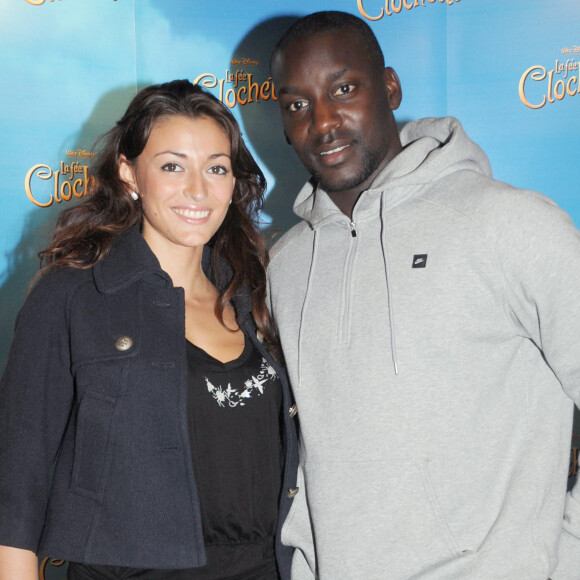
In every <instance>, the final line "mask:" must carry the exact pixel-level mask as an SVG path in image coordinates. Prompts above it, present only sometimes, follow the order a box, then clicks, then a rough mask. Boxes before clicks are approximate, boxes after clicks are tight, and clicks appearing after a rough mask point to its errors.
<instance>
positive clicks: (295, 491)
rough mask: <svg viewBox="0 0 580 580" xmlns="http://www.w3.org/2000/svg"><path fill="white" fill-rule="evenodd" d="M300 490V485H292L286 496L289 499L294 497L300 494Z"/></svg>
mask: <svg viewBox="0 0 580 580" xmlns="http://www.w3.org/2000/svg"><path fill="white" fill-rule="evenodd" d="M299 491H300V488H299V487H292V488H290V489H289V490H288V493H287V494H286V497H287V498H288V499H292V498H293V497H296V496H297V495H298V492H299Z"/></svg>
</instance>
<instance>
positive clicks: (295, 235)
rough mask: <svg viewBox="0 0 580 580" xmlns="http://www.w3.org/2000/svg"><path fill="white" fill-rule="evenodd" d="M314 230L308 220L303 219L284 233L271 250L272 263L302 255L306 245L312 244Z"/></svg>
mask: <svg viewBox="0 0 580 580" xmlns="http://www.w3.org/2000/svg"><path fill="white" fill-rule="evenodd" d="M312 235H313V230H312V228H311V227H310V225H309V224H308V222H306V221H304V220H303V221H301V222H299V223H297V224H296V225H295V226H293V227H292V228H291V229H289V230H288V231H287V232H286V233H285V234H283V235H282V236H281V237H280V238H279V239H278V240H276V243H275V244H274V245H273V246H272V249H271V250H270V265H272V264H273V263H279V262H282V261H284V260H288V259H293V258H295V257H300V256H301V255H302V253H303V251H304V248H305V246H306V247H308V246H310V245H311V243H312V242H311V239H312Z"/></svg>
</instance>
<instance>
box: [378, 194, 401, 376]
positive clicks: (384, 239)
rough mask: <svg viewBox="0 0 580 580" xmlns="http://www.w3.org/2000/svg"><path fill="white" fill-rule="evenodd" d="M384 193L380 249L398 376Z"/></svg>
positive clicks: (397, 367) (394, 362)
mask: <svg viewBox="0 0 580 580" xmlns="http://www.w3.org/2000/svg"><path fill="white" fill-rule="evenodd" d="M384 196H385V192H384V191H382V192H381V210H380V216H381V249H382V251H383V263H384V266H385V278H386V282H387V298H388V301H389V304H388V309H389V328H390V330H391V357H392V359H393V365H394V367H395V374H396V375H398V374H399V365H398V362H397V339H396V336H395V307H394V305H393V294H392V291H391V279H390V275H389V257H388V254H387V225H386V222H387V216H386V209H385V199H384Z"/></svg>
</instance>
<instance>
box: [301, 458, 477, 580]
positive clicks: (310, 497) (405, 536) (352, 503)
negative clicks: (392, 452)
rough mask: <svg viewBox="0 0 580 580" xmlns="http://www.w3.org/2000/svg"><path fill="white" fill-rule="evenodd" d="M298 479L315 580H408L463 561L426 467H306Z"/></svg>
mask: <svg viewBox="0 0 580 580" xmlns="http://www.w3.org/2000/svg"><path fill="white" fill-rule="evenodd" d="M304 478H305V486H306V490H307V494H306V495H307V502H308V507H309V508H310V514H311V521H312V528H313V536H314V538H315V544H316V545H315V552H316V559H317V566H318V568H317V571H318V574H319V575H320V577H322V578H349V579H352V580H354V579H359V578H360V579H361V580H362V579H365V580H370V579H379V578H385V577H388V578H389V579H392V580H395V579H409V578H412V577H414V576H415V575H419V574H420V573H421V571H426V570H428V569H436V568H438V567H440V566H445V563H449V562H450V561H451V560H454V559H457V558H460V557H462V556H464V555H467V554H461V553H460V550H459V549H458V548H457V545H456V542H455V540H454V538H453V537H452V535H451V532H450V529H449V526H448V524H447V521H446V519H445V517H444V515H443V513H442V511H441V508H440V506H439V501H438V499H437V494H436V493H435V490H434V489H433V486H432V485H431V481H430V478H429V471H428V461H427V460H426V459H424V460H418V461H414V462H410V461H408V460H405V459H398V458H395V459H389V460H384V461H373V462H341V463H307V464H306V465H305V466H304ZM437 577H438V576H437Z"/></svg>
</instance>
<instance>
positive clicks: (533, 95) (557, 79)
mask: <svg viewBox="0 0 580 580" xmlns="http://www.w3.org/2000/svg"><path fill="white" fill-rule="evenodd" d="M560 54H561V56H559V57H558V58H557V59H556V62H555V63H554V65H553V67H552V68H550V69H549V70H548V69H547V68H546V67H545V66H542V65H540V64H535V65H533V66H531V67H529V68H528V69H527V70H526V71H524V73H523V74H522V76H521V78H520V84H519V95H520V100H521V101H522V103H523V104H524V105H525V106H526V107H529V108H530V109H541V108H542V107H544V106H546V105H547V104H552V103H556V102H557V101H562V100H563V99H565V98H567V97H575V96H576V95H577V94H578V87H579V86H580V67H579V66H578V61H577V60H576V59H577V58H580V46H576V45H573V46H565V47H564V48H562V49H561V50H560Z"/></svg>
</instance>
